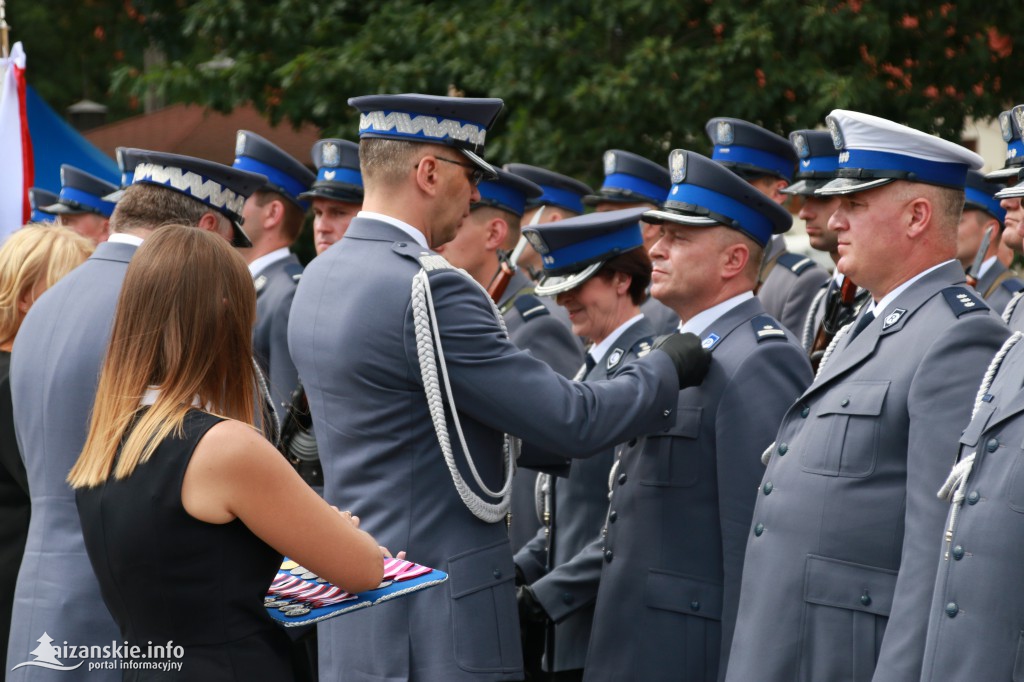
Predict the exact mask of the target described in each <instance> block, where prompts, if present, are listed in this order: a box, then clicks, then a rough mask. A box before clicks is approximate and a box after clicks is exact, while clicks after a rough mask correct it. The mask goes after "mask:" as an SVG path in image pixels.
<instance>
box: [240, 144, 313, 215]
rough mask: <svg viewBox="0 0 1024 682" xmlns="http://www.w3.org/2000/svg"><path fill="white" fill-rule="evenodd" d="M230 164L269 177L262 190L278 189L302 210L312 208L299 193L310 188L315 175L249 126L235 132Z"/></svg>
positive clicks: (279, 192) (272, 190)
mask: <svg viewBox="0 0 1024 682" xmlns="http://www.w3.org/2000/svg"><path fill="white" fill-rule="evenodd" d="M231 166H232V167H233V168H238V169H239V170H244V171H249V172H250V173H259V174H260V175H263V176H264V177H266V178H267V181H266V182H265V183H264V185H263V187H260V188H259V189H260V190H267V191H270V192H277V193H278V194H280V195H281V196H283V197H284V198H285V199H288V200H289V201H291V202H292V203H293V204H295V205H296V206H298V207H299V208H300V209H302V210H303V211H305V210H306V209H308V208H309V204H308V203H306V202H305V201H301V200H300V199H299V195H301V194H302V193H303V192H305V191H306V190H308V189H309V186H310V185H312V184H313V181H314V180H316V176H315V175H313V173H312V171H310V170H309V169H308V168H306V167H305V166H304V165H302V163H300V162H299V161H298V160H297V159H296V158H295V157H294V156H292V155H291V154H289V153H288V152H286V151H285V150H283V149H281V148H280V147H278V146H277V145H276V144H274V143H273V142H271V141H270V140H268V139H266V138H264V137H261V136H259V135H257V134H256V133H254V132H251V131H249V130H239V131H238V133H237V134H236V135H235V162H234V163H233V164H231Z"/></svg>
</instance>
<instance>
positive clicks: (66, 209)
mask: <svg viewBox="0 0 1024 682" xmlns="http://www.w3.org/2000/svg"><path fill="white" fill-rule="evenodd" d="M37 210H40V211H42V212H43V213H49V214H50V215H58V214H64V215H75V214H78V213H95V211H83V210H82V209H80V208H73V207H71V206H68V205H67V204H60V203H57V204H50V205H49V206H40V207H39V208H38V209H37Z"/></svg>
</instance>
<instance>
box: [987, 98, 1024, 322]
mask: <svg viewBox="0 0 1024 682" xmlns="http://www.w3.org/2000/svg"><path fill="white" fill-rule="evenodd" d="M1018 112H1019V113H1018ZM1022 123H1024V105H1018V106H1016V107H1014V108H1013V109H1011V110H1010V111H1004V112H1002V113H1001V114H999V128H1000V130H1001V132H1002V134H1003V140H1005V141H1006V164H1005V165H1004V167H1003V168H1000V169H998V170H994V171H992V172H990V173H988V174H987V175H986V176H985V179H986V180H989V181H990V182H998V183H1001V182H1007V183H1009V184H1015V183H1017V182H1018V180H1017V174H1018V172H1019V171H1020V170H1021V168H1022V167H1024V141H1021V124H1022ZM1009 194H1010V195H1009V196H1003V195H1001V194H1000V193H997V194H996V195H995V198H996V199H998V200H999V202H1000V203H999V205H1000V208H1002V209H1003V210H1004V211H1005V212H1006V217H1005V219H1004V229H1003V239H1002V243H1003V246H1004V247H1006V248H1008V249H1009V250H1010V252H1011V253H1012V254H1015V255H1016V254H1020V253H1021V252H1022V251H1024V224H1022V221H1024V210H1022V209H1021V203H1020V198H1019V197H1018V196H1015V193H1014V192H1010V193H1009ZM1022 298H1024V292H1017V293H1016V294H1014V295H1013V296H1012V297H1011V298H1010V301H1009V302H1008V303H1007V304H1006V306H1005V307H1004V308H1003V310H1002V311H1001V312H1002V316H1003V321H1004V322H1006V324H1008V325H1009V326H1010V329H1012V330H1014V331H1020V330H1022V329H1024V309H1022V308H1021V306H1020V302H1021V300H1022ZM996 312H1000V311H999V310H998V309H997V310H996Z"/></svg>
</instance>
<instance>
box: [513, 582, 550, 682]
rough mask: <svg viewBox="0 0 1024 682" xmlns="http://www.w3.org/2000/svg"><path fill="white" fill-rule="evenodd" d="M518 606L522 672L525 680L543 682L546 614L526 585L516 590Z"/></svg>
mask: <svg viewBox="0 0 1024 682" xmlns="http://www.w3.org/2000/svg"><path fill="white" fill-rule="evenodd" d="M516 601H517V602H518V604H519V636H520V639H521V642H522V645H523V671H524V672H525V673H526V679H527V680H531V681H532V680H543V679H545V676H544V672H543V671H542V670H541V658H543V656H544V626H545V624H546V622H547V613H546V612H545V611H544V607H543V606H541V605H540V602H538V601H537V597H536V596H535V595H534V594H533V590H531V589H530V587H529V586H528V585H523V586H521V587H518V588H516Z"/></svg>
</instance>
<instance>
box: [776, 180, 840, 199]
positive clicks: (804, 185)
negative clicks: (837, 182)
mask: <svg viewBox="0 0 1024 682" xmlns="http://www.w3.org/2000/svg"><path fill="white" fill-rule="evenodd" d="M828 182H829V181H828V180H797V181H796V182H794V183H793V184H792V185H790V186H789V187H783V188H782V189H780V190H779V191H780V192H782V193H783V194H791V195H797V196H802V197H810V196H814V193H815V191H817V190H819V189H821V188H822V187H824V186H825V185H827V184H828Z"/></svg>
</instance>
